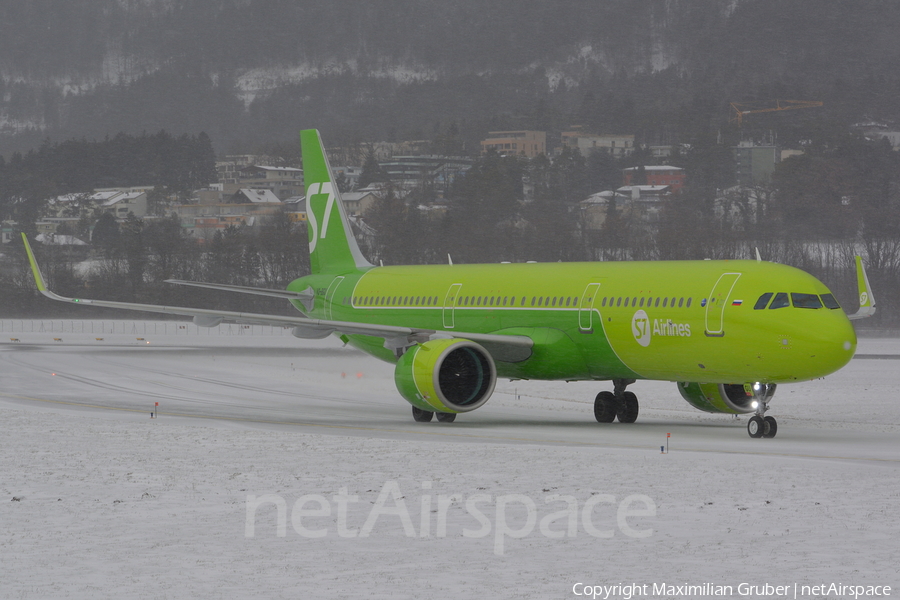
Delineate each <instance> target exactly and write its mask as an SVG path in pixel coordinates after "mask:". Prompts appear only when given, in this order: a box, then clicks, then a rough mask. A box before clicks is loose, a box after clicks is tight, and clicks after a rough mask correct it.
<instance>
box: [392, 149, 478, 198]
mask: <svg viewBox="0 0 900 600" xmlns="http://www.w3.org/2000/svg"><path fill="white" fill-rule="evenodd" d="M473 164H475V161H474V160H473V159H471V158H466V157H460V156H395V157H394V158H392V159H390V160H387V161H383V162H379V163H378V166H380V167H381V169H382V170H383V171H384V172H385V173H386V174H387V176H388V177H389V178H390V180H391V182H392V183H395V184H397V185H399V186H401V187H403V188H404V189H407V190H411V189H415V188H420V187H422V186H423V185H424V186H433V188H434V191H435V195H436V196H438V197H443V196H444V195H446V193H447V189H448V188H449V187H450V185H451V184H452V183H453V182H454V181H455V180H456V178H457V177H459V176H460V175H462V174H464V173H465V172H466V171H468V170H469V169H471V168H472V165H473Z"/></svg>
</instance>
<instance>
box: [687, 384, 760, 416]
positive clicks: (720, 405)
mask: <svg viewBox="0 0 900 600" xmlns="http://www.w3.org/2000/svg"><path fill="white" fill-rule="evenodd" d="M766 388H767V394H766V395H767V397H771V396H772V394H774V393H775V385H774V384H769V385H768V386H766ZM678 391H679V392H681V397H682V398H684V399H685V400H687V401H688V404H690V405H691V406H693V407H694V408H698V409H700V410H702V411H706V412H711V413H728V414H733V415H734V414H745V413H752V412H754V411H755V410H756V397H755V396H754V395H753V390H752V389H751V388H750V387H749V386H744V384H742V383H696V382H692V381H679V382H678Z"/></svg>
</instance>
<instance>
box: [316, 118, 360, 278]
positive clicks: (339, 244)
mask: <svg viewBox="0 0 900 600" xmlns="http://www.w3.org/2000/svg"><path fill="white" fill-rule="evenodd" d="M300 152H301V153H302V155H303V179H304V181H305V182H306V216H307V219H308V222H307V229H308V231H309V263H310V269H311V270H312V272H313V273H337V272H342V271H352V270H354V269H359V268H364V267H371V266H372V264H371V263H370V262H369V261H367V260H366V259H365V257H364V256H363V255H362V252H360V250H359V245H358V244H357V243H356V238H354V237H353V231H352V230H351V229H350V221H349V219H348V218H347V213H346V211H345V210H344V203H343V202H342V201H341V193H340V192H339V191H338V189H337V186H336V185H335V183H334V177H333V176H332V173H331V166H330V165H329V164H328V157H327V156H325V149H324V148H323V146H322V138H321V137H320V136H319V132H318V130H316V129H305V130H303V131H301V132H300Z"/></svg>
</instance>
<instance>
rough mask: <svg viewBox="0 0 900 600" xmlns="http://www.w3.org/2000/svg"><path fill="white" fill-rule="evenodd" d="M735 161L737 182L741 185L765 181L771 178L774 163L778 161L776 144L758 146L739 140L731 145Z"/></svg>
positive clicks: (779, 154) (778, 153) (779, 153)
mask: <svg viewBox="0 0 900 600" xmlns="http://www.w3.org/2000/svg"><path fill="white" fill-rule="evenodd" d="M731 151H732V152H733V153H734V159H735V162H736V163H737V182H738V185H741V186H751V185H758V184H763V183H767V182H768V181H770V180H771V179H772V174H773V173H774V172H775V165H777V164H778V163H779V162H780V159H781V152H780V150H779V148H778V146H772V145H766V146H758V145H756V144H754V143H753V142H741V143H740V144H738V145H737V146H734V147H732V149H731Z"/></svg>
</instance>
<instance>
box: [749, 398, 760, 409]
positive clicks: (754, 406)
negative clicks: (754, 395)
mask: <svg viewBox="0 0 900 600" xmlns="http://www.w3.org/2000/svg"><path fill="white" fill-rule="evenodd" d="M757 406H759V402H757V401H756V400H754V401H753V402H751V403H750V408H756V407H757Z"/></svg>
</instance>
